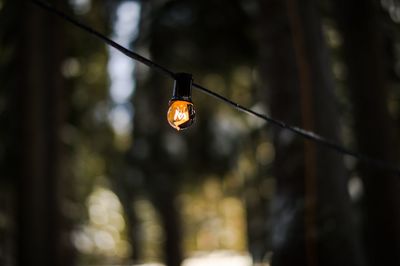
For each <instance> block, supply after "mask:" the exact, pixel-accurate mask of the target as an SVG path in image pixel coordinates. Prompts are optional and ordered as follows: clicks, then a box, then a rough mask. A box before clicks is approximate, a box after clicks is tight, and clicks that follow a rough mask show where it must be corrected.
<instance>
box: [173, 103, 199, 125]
mask: <svg viewBox="0 0 400 266" xmlns="http://www.w3.org/2000/svg"><path fill="white" fill-rule="evenodd" d="M194 116H195V112H194V106H193V103H191V102H188V101H180V100H176V101H171V102H170V105H169V109H168V113H167V120H168V123H169V124H170V125H171V127H173V128H175V129H176V130H181V129H185V128H187V127H189V126H191V125H192V124H193V122H194Z"/></svg>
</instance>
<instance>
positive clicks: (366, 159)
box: [31, 0, 400, 176]
mask: <svg viewBox="0 0 400 266" xmlns="http://www.w3.org/2000/svg"><path fill="white" fill-rule="evenodd" d="M31 2H33V3H34V4H36V5H37V6H39V7H41V8H43V9H45V10H47V11H49V12H51V13H53V14H56V15H58V16H59V17H61V18H62V19H64V20H66V21H68V22H70V23H72V24H73V25H75V26H77V27H78V28H81V29H83V30H84V31H86V32H88V33H90V34H92V35H94V36H95V37H97V38H99V39H100V40H102V41H103V42H105V43H106V44H108V45H110V46H112V47H114V48H115V49H117V50H118V51H120V52H121V53H123V54H124V55H126V56H128V57H130V58H132V59H134V60H136V61H139V62H141V63H142V64H144V65H146V66H148V67H149V68H151V69H154V70H156V71H157V72H159V73H161V74H164V75H166V76H168V77H170V78H173V79H175V72H174V71H172V70H170V69H168V68H166V67H164V66H161V65H159V64H157V63H155V62H154V61H152V60H150V59H148V58H145V57H143V56H141V55H140V54H138V53H135V52H133V51H131V50H129V49H127V48H125V47H123V46H122V45H120V44H118V43H116V42H114V41H113V40H111V39H109V38H108V37H106V36H105V35H103V34H101V33H99V32H98V31H96V30H94V29H93V28H91V27H89V26H87V25H85V24H83V23H81V22H79V21H77V20H76V19H74V18H72V17H71V16H69V15H67V14H66V13H64V12H63V11H61V10H58V9H56V8H55V7H54V6H52V5H50V4H49V3H47V2H44V1H41V0H31ZM193 87H195V88H197V89H198V90H199V91H202V92H204V93H206V94H208V95H210V96H212V97H214V98H216V99H218V100H220V101H222V102H224V103H225V104H227V105H230V106H232V107H234V108H235V109H237V110H239V111H241V112H244V113H246V114H248V115H251V116H255V117H258V118H260V119H262V120H264V121H266V122H269V123H270V124H273V125H275V126H277V127H280V128H282V129H286V130H289V131H291V132H293V133H294V134H296V135H299V136H301V137H303V138H305V139H308V140H310V141H314V142H315V143H318V144H320V145H322V146H324V147H327V148H329V149H331V150H334V151H336V152H338V153H341V154H344V155H348V156H351V157H353V158H355V159H357V160H358V161H359V162H363V163H365V164H367V165H370V166H374V167H376V168H380V169H382V170H386V171H389V172H392V173H394V174H396V175H399V176H400V168H399V167H398V166H397V165H394V164H392V163H390V162H387V161H384V160H380V159H376V158H372V157H370V156H368V155H366V154H363V153H360V152H356V151H353V150H350V149H347V148H345V147H343V146H342V145H340V144H339V143H337V142H335V141H332V140H330V139H327V138H325V137H323V136H320V135H318V134H316V133H314V132H312V131H307V130H305V129H302V128H299V127H295V126H291V125H289V124H286V123H285V122H283V121H280V120H277V119H274V118H272V117H269V116H267V115H265V114H261V113H258V112H256V111H253V110H251V109H249V108H247V107H244V106H242V105H240V104H238V103H236V102H234V101H232V100H230V99H228V98H226V97H224V96H222V95H220V94H218V93H216V92H214V91H212V90H210V89H208V88H206V87H204V86H202V85H200V84H197V83H193Z"/></svg>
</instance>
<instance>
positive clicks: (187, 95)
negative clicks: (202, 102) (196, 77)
mask: <svg viewBox="0 0 400 266" xmlns="http://www.w3.org/2000/svg"><path fill="white" fill-rule="evenodd" d="M192 83H193V78H192V75H191V74H188V73H177V74H175V83H174V90H173V92H172V98H171V101H176V100H183V101H188V102H192Z"/></svg>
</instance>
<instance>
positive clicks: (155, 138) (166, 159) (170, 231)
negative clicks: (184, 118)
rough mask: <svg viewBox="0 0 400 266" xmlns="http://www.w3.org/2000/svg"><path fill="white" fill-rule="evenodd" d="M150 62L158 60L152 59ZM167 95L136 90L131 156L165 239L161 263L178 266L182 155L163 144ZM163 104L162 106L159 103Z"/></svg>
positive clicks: (156, 84) (154, 82)
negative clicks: (179, 194)
mask: <svg viewBox="0 0 400 266" xmlns="http://www.w3.org/2000/svg"><path fill="white" fill-rule="evenodd" d="M152 54H155V53H153V52H152ZM153 59H154V60H155V61H158V60H157V58H156V56H153ZM139 82H140V81H139ZM144 83H145V82H144V81H143V80H142V84H141V87H142V88H143V87H146V86H147V88H164V87H166V86H171V85H172V83H171V82H168V83H169V84H168V83H167V84H166V83H165V82H164V80H162V79H160V78H159V76H155V75H152V76H151V78H149V80H148V84H144ZM170 93H171V92H170V91H168V90H158V89H148V90H143V89H142V90H138V91H136V93H135V97H134V106H135V118H134V119H135V121H134V132H133V133H134V141H133V146H132V152H131V154H132V165H133V167H134V168H135V169H136V170H135V172H136V173H142V174H143V177H142V178H143V179H144V180H143V181H142V182H143V188H144V189H145V190H146V193H147V195H148V196H149V198H150V199H151V201H152V203H153V206H154V207H155V209H156V210H157V213H158V215H159V217H160V223H161V226H162V228H163V233H164V238H165V241H164V242H163V246H162V249H163V256H164V263H165V265H167V266H179V265H181V263H182V260H183V251H182V241H181V240H182V235H181V228H180V224H181V222H180V219H181V216H180V211H179V209H178V207H177V205H176V204H175V203H176V198H177V195H178V192H179V190H180V186H181V182H182V173H181V170H180V169H182V168H183V167H182V165H181V163H182V160H180V159H181V157H179V156H182V155H181V154H180V153H178V154H172V153H171V152H170V151H169V150H168V148H167V145H166V141H167V138H166V137H167V136H171V135H168V134H172V133H174V132H173V131H172V129H171V128H170V127H169V126H168V122H167V121H166V119H165V116H166V111H167V103H168V100H169V97H170ZM163 102H164V103H165V105H163V104H160V103H163ZM143 118H146V119H143ZM166 129H167V130H170V132H167V131H166ZM175 134H176V133H175ZM177 156H178V157H177ZM183 162H186V161H185V160H183ZM136 178H138V177H136Z"/></svg>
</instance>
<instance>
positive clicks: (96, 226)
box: [72, 187, 131, 258]
mask: <svg viewBox="0 0 400 266" xmlns="http://www.w3.org/2000/svg"><path fill="white" fill-rule="evenodd" d="M87 208H88V212H89V221H88V222H87V223H86V224H84V225H82V226H81V227H80V228H78V229H76V230H75V231H74V233H73V235H72V241H73V243H74V245H75V247H76V248H77V249H78V250H79V251H80V252H82V253H84V254H87V255H97V256H101V257H109V258H114V257H117V258H126V257H127V256H129V254H130V249H131V247H130V244H129V243H128V241H127V240H126V239H125V220H124V217H123V213H122V206H121V203H120V202H119V200H118V198H117V196H116V195H115V194H114V193H113V192H112V191H111V190H109V189H107V188H104V187H96V188H95V189H94V190H93V192H92V193H91V194H90V196H89V198H88V200H87Z"/></svg>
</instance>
